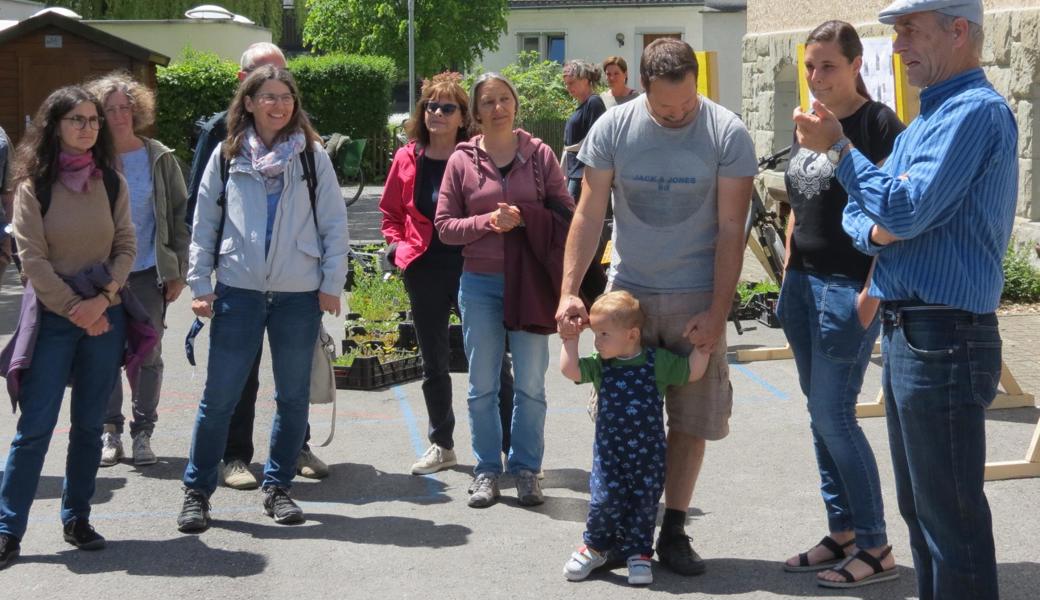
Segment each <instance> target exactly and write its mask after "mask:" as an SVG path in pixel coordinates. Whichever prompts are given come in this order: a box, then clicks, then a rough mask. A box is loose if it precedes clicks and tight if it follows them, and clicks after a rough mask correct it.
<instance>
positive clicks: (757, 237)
mask: <svg viewBox="0 0 1040 600" xmlns="http://www.w3.org/2000/svg"><path fill="white" fill-rule="evenodd" d="M790 152H791V147H790V146H788V147H786V148H784V149H782V150H780V151H779V152H776V153H774V154H770V155H767V156H764V157H762V158H760V159H759V160H758V169H759V174H761V173H762V172H763V171H772V170H775V169H776V168H777V167H778V166H779V165H780V163H781V162H782V161H783V160H784V159H785V158H786V157H787V155H788V154H790ZM784 231H785V229H784V226H783V224H782V223H781V220H780V216H779V215H778V214H777V213H776V211H775V210H766V206H765V203H764V202H763V201H762V196H761V195H760V194H759V191H758V188H757V187H756V188H752V191H751V207H750V210H749V211H748V216H747V220H746V221H745V222H744V244H745V245H750V247H751V252H752V253H753V254H754V255H755V258H757V259H758V261H759V262H760V263H762V267H763V268H765V271H766V273H767V274H768V275H769V276H771V277H772V278H773V281H774V282H775V283H776V284H777V286H779V285H780V284H781V283H782V282H783V279H784V261H785V257H786V250H785V248H784V242H785V239H786V238H785V234H784ZM752 234H754V235H752ZM775 311H776V297H775V296H772V297H771V296H770V295H769V294H757V295H756V296H753V297H752V298H751V299H750V300H749V301H748V302H746V303H745V302H743V301H741V299H740V296H739V295H736V296H734V299H733V308H732V310H731V311H730V321H732V322H733V325H734V327H736V330H737V334H740V335H742V334H743V333H744V331H743V327H742V326H741V324H740V321H741V320H751V319H756V320H758V321H759V322H761V323H763V324H764V325H766V326H768V327H774V328H775V327H779V325H780V324H779V321H777V319H776V312H775Z"/></svg>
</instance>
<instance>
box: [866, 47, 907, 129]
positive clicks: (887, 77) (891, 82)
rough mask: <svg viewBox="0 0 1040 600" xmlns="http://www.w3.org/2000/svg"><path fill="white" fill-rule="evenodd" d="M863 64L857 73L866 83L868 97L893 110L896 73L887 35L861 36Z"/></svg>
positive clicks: (895, 108) (897, 108)
mask: <svg viewBox="0 0 1040 600" xmlns="http://www.w3.org/2000/svg"><path fill="white" fill-rule="evenodd" d="M862 42H863V66H862V67H861V68H860V70H859V73H860V75H862V76H863V83H865V84H866V85H867V92H869V93H870V97H871V98H873V99H874V100H877V101H878V102H884V103H885V104H887V105H888V106H889V108H891V109H892V110H894V111H897V112H898V111H899V105H898V104H897V103H896V73H895V66H894V63H893V62H892V40H891V39H889V38H887V37H875V38H863V39H862Z"/></svg>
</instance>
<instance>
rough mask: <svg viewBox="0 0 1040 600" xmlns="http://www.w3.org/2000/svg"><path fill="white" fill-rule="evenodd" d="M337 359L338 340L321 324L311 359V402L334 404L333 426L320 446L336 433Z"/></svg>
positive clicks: (322, 446) (323, 445)
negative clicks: (334, 366) (335, 365)
mask: <svg viewBox="0 0 1040 600" xmlns="http://www.w3.org/2000/svg"><path fill="white" fill-rule="evenodd" d="M335 360H336V341H335V340H333V339H332V336H331V335H329V332H328V331H325V326H324V325H321V324H319V325H318V337H317V340H316V341H315V344H314V359H313V360H312V361H311V404H332V427H331V429H329V437H328V438H327V439H326V440H325V442H324V443H321V444H318V447H319V448H324V447H325V446H328V445H329V443H331V442H332V437H333V435H335V433H336V374H335V373H334V372H333V370H332V363H333V361H335Z"/></svg>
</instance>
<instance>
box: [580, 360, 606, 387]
mask: <svg viewBox="0 0 1040 600" xmlns="http://www.w3.org/2000/svg"><path fill="white" fill-rule="evenodd" d="M578 369H579V370H580V371H581V381H579V382H578V383H594V384H596V389H597V390H598V389H599V384H600V380H601V379H603V363H602V362H600V359H599V355H598V354H593V355H592V356H588V357H585V358H579V359H578Z"/></svg>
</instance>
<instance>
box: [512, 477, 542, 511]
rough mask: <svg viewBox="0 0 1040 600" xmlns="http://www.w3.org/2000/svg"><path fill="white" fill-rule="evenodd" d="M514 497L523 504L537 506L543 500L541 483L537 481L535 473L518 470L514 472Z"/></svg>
mask: <svg viewBox="0 0 1040 600" xmlns="http://www.w3.org/2000/svg"><path fill="white" fill-rule="evenodd" d="M516 498H517V500H518V501H519V502H520V504H523V505H524V506H537V505H539V504H541V503H543V502H545V496H543V495H542V485H541V484H540V483H538V475H537V474H536V473H534V472H532V471H520V472H519V473H517V474H516Z"/></svg>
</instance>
